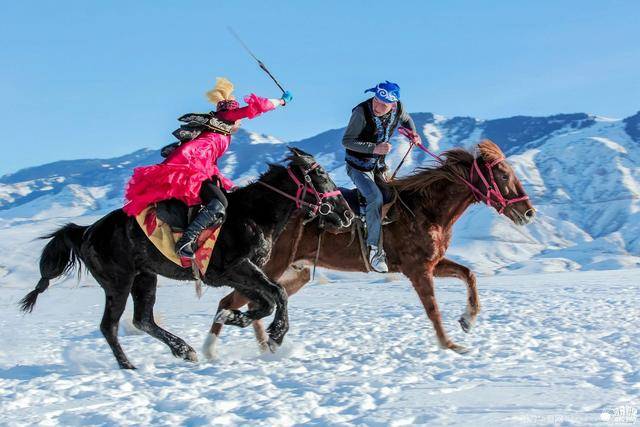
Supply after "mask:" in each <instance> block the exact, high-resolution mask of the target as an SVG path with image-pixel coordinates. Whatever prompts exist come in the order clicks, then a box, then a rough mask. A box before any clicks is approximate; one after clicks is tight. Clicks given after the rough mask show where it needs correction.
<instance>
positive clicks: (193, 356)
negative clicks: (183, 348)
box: [183, 349, 198, 362]
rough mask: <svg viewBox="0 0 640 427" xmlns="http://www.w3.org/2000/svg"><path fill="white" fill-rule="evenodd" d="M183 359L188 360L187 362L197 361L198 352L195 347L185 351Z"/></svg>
mask: <svg viewBox="0 0 640 427" xmlns="http://www.w3.org/2000/svg"><path fill="white" fill-rule="evenodd" d="M183 359H184V360H186V361H187V362H197V361H198V355H197V354H196V351H195V350H194V349H191V350H189V351H187V352H186V353H185V355H184V356H183Z"/></svg>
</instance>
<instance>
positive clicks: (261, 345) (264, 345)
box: [258, 340, 271, 354]
mask: <svg viewBox="0 0 640 427" xmlns="http://www.w3.org/2000/svg"><path fill="white" fill-rule="evenodd" d="M258 351H260V354H265V353H267V352H269V351H271V349H270V347H269V343H268V342H267V340H265V341H260V342H258Z"/></svg>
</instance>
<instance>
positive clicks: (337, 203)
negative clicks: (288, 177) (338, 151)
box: [288, 147, 353, 228]
mask: <svg viewBox="0 0 640 427" xmlns="http://www.w3.org/2000/svg"><path fill="white" fill-rule="evenodd" d="M289 151H290V152H291V154H290V155H289V157H288V160H289V162H290V170H291V171H292V173H293V174H294V175H295V176H296V178H297V179H296V180H295V181H296V184H297V185H298V192H297V195H296V197H298V198H300V200H302V201H305V202H307V203H308V204H311V205H312V206H317V208H315V207H311V208H310V209H308V210H307V217H308V218H309V219H313V218H315V217H316V216H318V215H320V216H321V217H322V218H323V220H324V222H325V223H326V224H327V225H329V227H331V228H343V227H344V228H347V227H350V226H351V221H352V220H353V212H352V211H351V209H350V208H349V205H348V204H347V201H346V200H345V199H344V197H343V196H342V193H341V192H340V190H338V187H337V186H336V184H335V183H334V182H333V180H332V179H331V176H329V174H328V173H327V171H326V170H325V169H324V168H323V167H322V166H321V165H320V164H319V163H318V162H317V161H316V159H315V158H314V157H313V156H312V155H311V154H309V153H306V152H304V151H302V150H300V149H299V148H295V147H289Z"/></svg>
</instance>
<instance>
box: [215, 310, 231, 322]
mask: <svg viewBox="0 0 640 427" xmlns="http://www.w3.org/2000/svg"><path fill="white" fill-rule="evenodd" d="M232 314H233V313H231V310H227V309H222V310H220V311H219V312H218V314H216V317H214V319H213V323H214V324H215V323H220V324H221V325H224V322H225V321H226V320H227V317H229V316H231V315H232Z"/></svg>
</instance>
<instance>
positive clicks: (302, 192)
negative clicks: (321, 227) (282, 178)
mask: <svg viewBox="0 0 640 427" xmlns="http://www.w3.org/2000/svg"><path fill="white" fill-rule="evenodd" d="M318 166H319V165H318V164H317V163H314V165H313V166H312V167H311V169H309V170H308V171H304V172H303V173H304V180H305V183H304V184H303V183H302V181H300V180H299V179H298V177H297V176H296V175H295V174H294V173H293V171H292V170H291V167H289V168H287V172H288V173H289V177H291V180H292V181H293V182H294V183H295V184H296V185H297V186H298V189H297V190H296V195H295V196H292V195H290V194H288V193H285V192H284V191H282V190H280V189H279V188H276V187H274V186H272V185H269V184H267V183H266V182H262V181H258V182H259V183H260V184H262V185H264V186H265V187H267V188H269V189H270V190H273V191H275V192H276V193H278V194H280V195H282V196H284V197H286V198H288V199H291V200H293V201H294V202H295V203H296V208H298V209H300V208H301V207H302V206H306V207H308V208H309V209H311V212H312V213H313V214H314V215H316V214H317V213H320V214H321V215H328V214H329V213H331V211H332V208H331V205H330V204H329V203H327V202H325V201H324V199H327V198H329V197H334V196H340V195H342V193H341V192H340V190H335V191H329V192H326V193H319V192H318V191H316V189H315V188H314V187H313V183H312V182H311V177H310V176H309V175H308V173H309V172H310V171H312V170H314V169H315V168H317V167H318ZM307 192H309V193H311V194H313V195H315V196H316V200H317V202H318V203H309V202H307V201H305V200H304V199H305V197H306V195H307ZM323 206H326V209H327V210H326V212H324V211H323V209H322V208H323Z"/></svg>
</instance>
